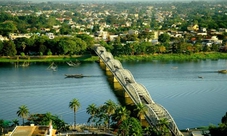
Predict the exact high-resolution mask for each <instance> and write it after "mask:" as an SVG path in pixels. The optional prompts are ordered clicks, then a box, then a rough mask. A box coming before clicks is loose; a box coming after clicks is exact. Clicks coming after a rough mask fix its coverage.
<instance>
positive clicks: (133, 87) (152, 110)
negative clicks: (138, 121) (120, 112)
mask: <svg viewBox="0 0 227 136" xmlns="http://www.w3.org/2000/svg"><path fill="white" fill-rule="evenodd" d="M93 49H94V51H95V53H96V54H97V55H98V56H99V59H100V61H102V62H103V63H104V64H105V65H106V67H107V68H108V70H110V71H111V73H112V74H113V76H114V78H115V79H117V81H118V82H119V83H120V85H121V86H122V87H123V89H124V90H125V92H126V93H127V94H128V95H129V97H130V98H131V100H132V101H133V102H134V104H135V105H136V104H139V103H142V104H143V105H145V106H146V107H147V109H148V111H147V112H146V113H145V119H146V121H147V122H148V123H149V125H152V126H156V125H158V123H159V121H160V119H163V118H165V119H167V121H168V125H167V127H168V128H169V130H170V131H171V132H172V134H173V135H174V136H183V134H182V133H181V132H180V130H179V129H178V127H177V125H176V123H175V122H174V120H173V118H172V117H171V115H170V113H169V112H168V111H167V110H166V109H165V108H164V107H163V106H162V105H160V104H158V103H155V102H154V100H152V98H151V96H150V94H149V92H148V91H147V89H146V88H145V87H144V86H143V85H142V84H139V83H137V82H136V81H135V79H134V77H133V75H132V74H131V72H130V71H129V70H127V69H124V68H123V66H122V64H121V62H120V61H119V60H116V59H114V58H113V55H112V54H111V53H110V52H107V51H106V49H105V47H103V46H100V45H99V44H95V45H94V48H93Z"/></svg>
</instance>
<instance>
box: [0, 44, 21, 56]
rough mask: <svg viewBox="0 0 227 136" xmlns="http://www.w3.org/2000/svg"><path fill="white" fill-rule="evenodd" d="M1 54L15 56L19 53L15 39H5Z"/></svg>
mask: <svg viewBox="0 0 227 136" xmlns="http://www.w3.org/2000/svg"><path fill="white" fill-rule="evenodd" d="M1 54H2V55H4V56H15V55H16V54H17V50H16V47H15V45H14V42H13V41H4V42H3V48H2V52H1Z"/></svg>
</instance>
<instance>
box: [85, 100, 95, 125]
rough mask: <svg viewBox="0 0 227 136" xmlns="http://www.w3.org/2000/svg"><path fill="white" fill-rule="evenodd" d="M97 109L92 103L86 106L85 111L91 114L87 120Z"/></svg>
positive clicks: (92, 116)
mask: <svg viewBox="0 0 227 136" xmlns="http://www.w3.org/2000/svg"><path fill="white" fill-rule="evenodd" d="M97 111H98V109H97V107H96V105H95V104H94V103H92V104H90V105H88V107H87V111H86V112H87V113H88V114H90V115H91V117H89V119H88V121H87V122H90V120H91V119H93V118H94V116H95V114H96V113H97Z"/></svg>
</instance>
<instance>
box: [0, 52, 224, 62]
mask: <svg viewBox="0 0 227 136" xmlns="http://www.w3.org/2000/svg"><path fill="white" fill-rule="evenodd" d="M114 58H115V59H117V60H119V61H152V60H161V61H188V60H204V59H213V60H217V59H227V53H219V52H209V53H207V52H206V53H194V54H152V55H121V56H116V57H114ZM98 60H99V58H98V56H96V55H71V56H70V55H46V56H45V55H43V56H19V55H18V56H1V57H0V62H65V61H98Z"/></svg>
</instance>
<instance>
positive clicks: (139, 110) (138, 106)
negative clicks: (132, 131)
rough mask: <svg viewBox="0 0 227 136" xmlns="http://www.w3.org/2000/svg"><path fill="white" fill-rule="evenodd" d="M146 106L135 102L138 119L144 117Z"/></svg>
mask: <svg viewBox="0 0 227 136" xmlns="http://www.w3.org/2000/svg"><path fill="white" fill-rule="evenodd" d="M147 110H148V109H147V107H146V105H144V104H143V103H138V104H136V109H135V111H137V117H139V119H140V120H142V119H143V118H144V114H145V113H146V112H147Z"/></svg>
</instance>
